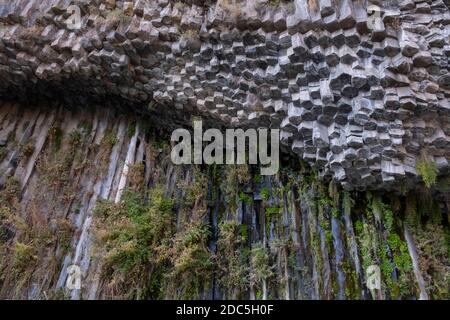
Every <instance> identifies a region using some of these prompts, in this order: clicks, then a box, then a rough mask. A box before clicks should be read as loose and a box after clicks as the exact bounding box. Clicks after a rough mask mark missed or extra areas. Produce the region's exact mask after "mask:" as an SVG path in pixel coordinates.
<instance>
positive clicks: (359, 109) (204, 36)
mask: <svg viewBox="0 0 450 320" xmlns="http://www.w3.org/2000/svg"><path fill="white" fill-rule="evenodd" d="M3 2H5V1H3ZM72 5H76V6H77V7H78V8H80V13H81V16H80V18H81V19H80V23H81V28H79V29H71V28H70V25H68V23H67V22H68V21H71V19H72V16H71V12H72V11H70V9H69V8H70V7H71V6H72ZM374 5H378V6H379V7H380V10H376V9H374V7H373V6H374ZM68 9H69V10H68ZM449 21H450V13H449V7H448V4H447V3H446V2H445V1H442V0H433V1H431V0H428V1H427V0H415V1H414V0H402V1H364V0H356V1H349V0H309V1H306V0H295V1H292V2H285V1H255V0H251V1H242V2H240V1H235V0H218V1H209V2H206V3H203V1H183V2H181V1H177V2H175V1H168V0H158V1H144V0H135V1H130V2H122V1H114V0H106V1H100V0H94V1H87V0H78V1H72V0H39V1H37V0H16V1H9V2H8V3H2V4H0V97H1V96H5V97H6V96H8V95H11V93H12V92H14V93H15V94H19V95H20V94H22V93H23V94H27V93H30V92H34V91H35V90H37V91H39V90H44V89H45V88H47V87H51V88H57V89H58V90H59V91H61V92H64V93H68V94H78V95H80V94H81V95H84V96H94V97H103V96H117V97H120V98H122V99H125V100H129V101H132V102H134V103H138V104H139V103H141V104H143V105H145V104H148V103H150V102H156V103H157V104H158V105H161V106H163V107H164V111H165V112H166V113H168V114H170V113H171V112H175V111H176V112H182V113H186V114H192V113H194V112H196V113H200V114H202V115H205V117H210V118H213V119H216V120H218V121H220V122H221V123H223V124H224V125H227V126H236V127H262V126H264V127H271V128H280V129H281V142H282V144H283V145H284V146H285V147H286V148H287V149H288V150H289V151H291V152H293V153H295V154H296V155H297V156H298V157H299V158H301V159H303V160H304V161H306V162H307V163H309V164H310V165H312V166H313V167H314V168H316V169H318V171H319V172H320V174H321V175H322V176H325V177H331V178H332V179H334V180H335V181H337V182H339V183H340V184H341V185H342V186H343V187H344V188H345V189H348V190H354V189H357V190H365V189H371V190H375V189H383V190H392V189H396V190H399V189H400V188H409V189H412V188H414V186H415V185H416V184H417V182H419V181H420V180H421V177H420V174H419V173H418V172H417V169H416V168H417V163H418V161H426V162H427V163H433V164H434V165H435V166H436V168H437V170H438V171H439V173H438V174H439V175H448V174H449V172H450V165H449V161H450V103H449V96H450V73H449V56H450V42H449V35H450V27H449Z"/></svg>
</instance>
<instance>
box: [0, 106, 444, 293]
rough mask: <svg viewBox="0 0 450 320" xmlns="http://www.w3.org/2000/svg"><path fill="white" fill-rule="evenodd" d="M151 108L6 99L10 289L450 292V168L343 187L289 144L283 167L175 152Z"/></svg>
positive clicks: (2, 112)
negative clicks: (190, 159) (404, 185)
mask: <svg viewBox="0 0 450 320" xmlns="http://www.w3.org/2000/svg"><path fill="white" fill-rule="evenodd" d="M149 123H150V122H149V120H148V119H146V118H144V117H142V116H141V115H140V116H136V115H133V114H129V113H126V112H123V111H117V110H115V109H112V108H111V107H107V108H105V107H100V106H94V105H91V106H82V107H78V108H74V107H71V108H67V107H64V106H63V105H58V104H53V105H51V106H49V105H48V104H44V105H34V104H33V105H29V106H25V105H22V104H16V103H3V104H2V105H1V106H0V185H1V187H0V297H1V298H18V299H61V298H64V299H80V298H82V299H111V298H116V299H123V298H128V299H131V298H133V299H146V298H152V299H161V298H172V299H180V298H184V299H193V298H203V299H224V298H228V299H269V298H272V299H372V298H373V299H418V298H422V299H427V298H429V299H442V298H449V296H448V293H449V291H448V283H449V279H450V266H449V256H448V244H449V229H448V225H449V220H450V219H449V217H450V215H449V212H450V198H449V195H450V192H449V191H450V189H449V188H450V187H449V181H448V179H446V178H439V180H438V182H437V185H436V187H434V188H433V190H431V189H427V188H425V187H423V188H422V189H421V190H419V191H418V192H410V193H405V194H404V195H395V194H393V193H389V194H386V193H382V192H373V193H371V192H363V193H360V192H344V191H343V190H341V189H339V186H338V185H336V184H334V183H330V184H326V183H323V182H322V181H321V180H320V178H319V176H318V173H317V171H314V170H311V169H310V168H308V167H307V166H305V165H303V166H300V165H299V162H298V161H297V160H295V159H294V160H292V158H290V157H288V158H286V159H284V160H283V165H282V170H281V171H280V173H279V174H278V175H276V176H260V175H259V168H257V167H256V166H245V165H240V166H229V165H224V166H174V165H173V164H172V162H171V160H170V157H169V151H170V148H169V145H168V143H167V141H168V138H167V137H164V136H158V132H159V130H158V128H157V127H155V125H150V126H149ZM155 128H156V129H155ZM437 189H438V190H439V192H437V191H436V190H437ZM371 265H376V266H379V267H380V272H381V274H380V280H381V287H380V290H374V291H373V292H370V290H368V287H367V280H368V279H367V275H366V271H367V268H368V267H369V266H371ZM73 268H77V269H76V270H79V271H80V280H81V283H80V284H81V288H80V289H74V287H70V286H68V285H67V284H68V283H69V285H70V284H72V281H71V280H70V279H73V276H74V275H73V274H72V272H73V270H75V269H73ZM78 268H79V269H78ZM71 275H72V278H70V277H71Z"/></svg>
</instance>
